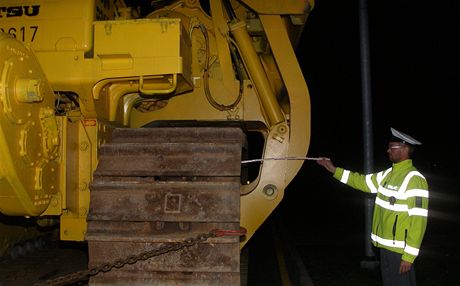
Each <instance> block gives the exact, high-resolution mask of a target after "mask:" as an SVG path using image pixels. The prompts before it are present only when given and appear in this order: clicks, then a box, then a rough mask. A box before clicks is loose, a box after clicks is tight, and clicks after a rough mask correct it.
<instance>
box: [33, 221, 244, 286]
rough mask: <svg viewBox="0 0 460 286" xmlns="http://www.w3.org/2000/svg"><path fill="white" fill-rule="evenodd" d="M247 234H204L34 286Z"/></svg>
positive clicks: (50, 284) (56, 283)
mask: <svg viewBox="0 0 460 286" xmlns="http://www.w3.org/2000/svg"><path fill="white" fill-rule="evenodd" d="M245 233H246V230H245V229H244V228H241V229H240V230H238V231H235V230H212V231H210V232H208V233H202V234H200V235H197V236H195V237H190V238H186V239H184V240H182V241H180V242H176V243H172V244H167V245H164V246H160V247H158V248H154V249H151V250H148V251H145V252H142V253H139V254H137V255H131V256H128V257H125V258H123V259H118V260H115V261H114V262H112V263H106V264H102V265H98V266H96V267H93V268H91V269H88V270H82V271H78V272H74V273H71V274H67V275H64V276H61V277H58V278H55V279H49V280H47V281H44V282H39V283H35V284H34V286H61V285H68V284H70V283H76V282H78V281H81V280H85V279H87V278H88V277H89V276H94V275H96V274H98V273H99V272H108V271H110V270H112V269H113V268H121V267H123V266H125V265H127V264H134V263H136V262H138V261H141V260H147V259H149V258H152V257H154V256H159V255H162V254H165V253H168V252H171V251H178V250H180V249H182V248H185V247H191V246H193V245H195V244H197V243H200V242H205V241H206V240H208V239H209V238H212V237H219V236H236V235H238V236H241V235H244V234H245Z"/></svg>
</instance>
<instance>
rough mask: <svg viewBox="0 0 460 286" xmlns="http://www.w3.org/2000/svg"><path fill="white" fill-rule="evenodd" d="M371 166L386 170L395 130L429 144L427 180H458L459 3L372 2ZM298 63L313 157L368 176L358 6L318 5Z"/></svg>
mask: <svg viewBox="0 0 460 286" xmlns="http://www.w3.org/2000/svg"><path fill="white" fill-rule="evenodd" d="M368 2H369V4H368V5H369V6H368V19H369V39H370V55H371V62H370V66H371V86H372V108H373V109H372V111H373V117H372V120H373V133H374V143H373V144H374V166H375V168H376V169H381V168H383V167H386V166H388V163H389V162H388V159H387V156H386V145H387V141H386V139H387V138H388V136H389V129H390V127H394V128H396V129H398V130H400V131H403V132H405V133H408V134H410V135H412V136H413V137H414V138H416V139H418V140H420V141H422V142H423V143H424V145H423V147H420V148H418V150H417V151H416V153H415V155H416V156H415V157H414V161H415V160H416V163H417V164H418V166H419V168H420V169H422V170H423V171H426V172H431V171H433V172H442V173H445V172H447V173H449V174H452V175H454V174H458V173H459V169H460V153H459V147H460V141H459V134H460V125H459V116H458V110H457V106H458V105H457V104H456V103H454V100H458V96H459V95H460V88H459V84H458V79H459V63H460V62H459V56H458V53H459V52H460V46H459V44H458V43H457V41H458V34H459V28H460V1H457V0H437V1H426V0H418V1H416V0H400V1H395V2H388V1H368ZM303 39H304V41H303V42H302V43H301V45H300V46H299V47H298V50H297V53H298V56H299V61H300V64H301V66H302V69H303V71H304V75H305V78H306V81H307V84H308V86H309V90H310V96H311V103H312V141H311V148H310V150H309V155H310V156H318V155H324V156H330V157H331V158H333V159H334V160H335V162H336V163H337V164H338V165H344V164H346V167H349V168H355V170H357V171H362V170H363V155H362V154H363V151H362V150H363V136H362V132H363V127H362V104H361V97H362V96H361V79H360V50H359V26H358V0H354V1H341V0H328V1H325V0H323V1H322V0H318V1H316V6H315V8H314V9H313V11H312V13H311V14H310V17H309V19H308V21H307V24H306V27H305V31H304V35H303Z"/></svg>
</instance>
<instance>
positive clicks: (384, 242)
mask: <svg viewBox="0 0 460 286" xmlns="http://www.w3.org/2000/svg"><path fill="white" fill-rule="evenodd" d="M371 239H372V241H375V242H377V243H378V244H381V245H385V246H389V247H394V248H400V249H404V252H407V253H409V254H412V255H414V256H417V255H418V253H419V249H418V248H415V247H412V246H409V245H406V243H405V242H404V241H401V240H392V239H385V238H381V237H380V236H378V235H375V234H373V233H372V234H371Z"/></svg>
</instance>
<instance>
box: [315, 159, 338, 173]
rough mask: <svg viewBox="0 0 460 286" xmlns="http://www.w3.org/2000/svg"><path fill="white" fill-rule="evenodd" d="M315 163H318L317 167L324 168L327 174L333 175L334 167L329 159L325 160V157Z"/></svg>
mask: <svg viewBox="0 0 460 286" xmlns="http://www.w3.org/2000/svg"><path fill="white" fill-rule="evenodd" d="M316 163H318V164H319V165H321V166H323V167H324V168H326V170H328V171H329V172H331V173H335V169H336V167H335V166H334V164H333V163H332V161H331V159H329V158H326V157H320V158H319V159H318V160H317V161H316Z"/></svg>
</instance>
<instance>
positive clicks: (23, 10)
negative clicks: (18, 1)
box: [0, 5, 40, 18]
mask: <svg viewBox="0 0 460 286" xmlns="http://www.w3.org/2000/svg"><path fill="white" fill-rule="evenodd" d="M39 12H40V5H31V6H11V7H0V18H3V17H7V18H8V17H22V16H29V17H33V16H37V15H38V13H39Z"/></svg>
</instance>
